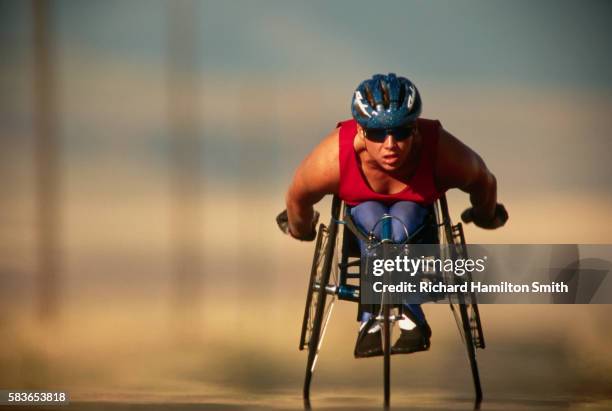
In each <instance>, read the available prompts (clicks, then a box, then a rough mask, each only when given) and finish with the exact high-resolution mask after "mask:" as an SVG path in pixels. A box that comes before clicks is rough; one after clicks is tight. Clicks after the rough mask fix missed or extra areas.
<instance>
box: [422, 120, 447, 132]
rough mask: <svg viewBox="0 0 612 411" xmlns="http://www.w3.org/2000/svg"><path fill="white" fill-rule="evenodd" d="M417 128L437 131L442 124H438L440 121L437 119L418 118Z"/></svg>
mask: <svg viewBox="0 0 612 411" xmlns="http://www.w3.org/2000/svg"><path fill="white" fill-rule="evenodd" d="M417 126H418V127H419V128H427V129H432V130H435V129H439V128H440V127H442V123H440V120H437V119H429V118H418V119H417Z"/></svg>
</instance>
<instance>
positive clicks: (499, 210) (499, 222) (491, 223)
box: [461, 204, 508, 230]
mask: <svg viewBox="0 0 612 411" xmlns="http://www.w3.org/2000/svg"><path fill="white" fill-rule="evenodd" d="M461 220H463V222H464V223H466V224H467V223H472V222H473V223H474V224H476V225H477V226H478V227H480V228H486V229H488V230H493V229H495V228H499V227H502V226H503V225H504V224H506V221H508V212H507V211H506V207H504V205H503V204H497V205H496V206H495V216H494V217H493V218H492V219H490V220H483V219H481V218H479V217H478V216H477V215H475V213H474V208H472V207H470V208H468V209H466V210H465V211H464V212H463V213H461Z"/></svg>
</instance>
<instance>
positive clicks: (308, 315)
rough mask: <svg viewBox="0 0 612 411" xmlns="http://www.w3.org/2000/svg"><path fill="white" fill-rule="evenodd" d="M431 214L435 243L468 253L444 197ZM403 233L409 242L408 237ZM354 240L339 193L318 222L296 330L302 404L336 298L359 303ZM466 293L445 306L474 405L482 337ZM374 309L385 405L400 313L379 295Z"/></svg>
mask: <svg viewBox="0 0 612 411" xmlns="http://www.w3.org/2000/svg"><path fill="white" fill-rule="evenodd" d="M430 216H431V221H432V222H431V224H432V225H433V227H434V229H435V230H438V233H437V234H438V238H439V240H440V243H441V244H443V245H445V246H446V247H445V249H446V250H447V251H446V252H448V253H449V254H450V255H449V257H450V258H467V247H466V243H465V237H464V234H463V227H462V225H461V223H457V224H455V225H453V224H452V222H451V219H450V216H449V211H448V204H447V201H446V197H445V196H442V197H441V198H440V199H439V200H438V201H437V202H436V203H435V204H434V205H432V206H431V209H430ZM387 217H390V216H387ZM384 218H385V217H383V219H384ZM382 231H383V236H382V237H383V238H382V241H381V242H383V243H384V242H385V240H386V239H385V234H384V233H385V227H384V226H383V230H382ZM370 238H371V237H370ZM408 238H409V240H408V241H409V242H410V239H411V238H413V237H410V236H409V237H408ZM358 239H366V237H365V235H364V233H363V232H361V230H360V229H359V228H358V227H357V226H356V225H355V222H354V221H353V220H352V218H351V216H350V214H349V213H348V212H347V206H346V205H345V204H344V203H343V202H342V201H341V200H340V198H338V197H337V196H334V197H333V200H332V207H331V220H330V222H329V225H327V226H326V225H325V224H323V223H321V224H320V225H319V230H318V234H317V239H316V243H315V244H316V245H315V251H314V256H313V260H312V268H311V272H310V280H309V283H308V292H307V296H306V307H305V310H304V319H303V322H302V330H301V335H300V344H299V349H300V350H304V349H306V350H307V351H308V360H307V363H306V375H305V378H304V387H303V398H304V402H305V404H306V405H309V404H310V384H311V381H312V377H313V372H314V369H315V366H316V363H317V358H318V354H319V350H320V349H321V345H322V342H323V339H324V336H325V331H326V329H327V326H328V324H329V320H330V317H331V313H332V310H333V306H334V303H335V301H336V300H346V301H352V302H356V303H359V304H360V278H361V270H362V269H363V268H362V267H363V266H364V265H363V264H362V263H361V258H362V256H361V254H360V248H359V244H358ZM389 241H390V240H387V242H389ZM470 297H471V298H469V299H465V298H464V297H463V296H462V295H459V297H458V299H455V300H452V299H450V298H449V305H450V309H451V311H452V313H453V316H454V318H455V321H456V323H457V328H458V330H459V334H460V338H461V340H462V341H463V343H464V344H465V347H466V349H467V354H468V359H469V363H470V367H471V371H472V378H473V381H474V390H475V394H476V403H477V404H478V403H480V401H481V400H482V388H481V385H480V376H479V373H478V364H477V362H476V349H478V348H481V349H484V348H485V341H484V336H483V331H482V324H481V321H480V315H479V311H478V305H477V303H476V300H475V297H474V296H473V295H471V296H470ZM378 308H379V310H378V316H377V319H378V320H379V321H380V323H381V325H382V329H383V333H382V336H383V376H384V404H385V406H388V405H389V403H390V397H391V393H390V385H391V384H390V383H391V381H390V372H391V360H390V358H391V357H390V356H391V342H390V340H391V328H392V326H393V323H394V322H395V321H397V320H398V319H400V318H401V317H400V315H395V314H394V312H395V311H396V307H394V306H393V305H392V304H390V303H387V302H385V299H384V295H383V300H382V301H381V304H380V305H379V306H378ZM360 309H361V306H360ZM397 310H398V312H400V314H401V306H400V307H397Z"/></svg>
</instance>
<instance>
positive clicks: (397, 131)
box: [365, 127, 414, 141]
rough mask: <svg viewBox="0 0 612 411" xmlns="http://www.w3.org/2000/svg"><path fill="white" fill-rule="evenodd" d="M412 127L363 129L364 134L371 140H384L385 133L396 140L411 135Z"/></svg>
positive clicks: (404, 138)
mask: <svg viewBox="0 0 612 411" xmlns="http://www.w3.org/2000/svg"><path fill="white" fill-rule="evenodd" d="M413 131H414V128H413V127H398V128H391V129H388V130H386V129H379V128H370V129H367V130H365V136H366V138H367V139H369V140H372V141H385V139H386V138H387V135H389V134H390V135H392V136H393V137H394V138H395V139H396V140H406V139H407V138H408V137H410V136H411V135H412V132H413Z"/></svg>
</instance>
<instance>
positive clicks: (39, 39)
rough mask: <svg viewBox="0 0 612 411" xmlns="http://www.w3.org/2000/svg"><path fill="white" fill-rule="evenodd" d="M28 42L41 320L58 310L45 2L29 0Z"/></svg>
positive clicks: (57, 220) (57, 218)
mask: <svg viewBox="0 0 612 411" xmlns="http://www.w3.org/2000/svg"><path fill="white" fill-rule="evenodd" d="M31 6H32V17H33V25H32V26H33V31H34V33H33V41H34V70H33V76H34V79H33V85H34V86H33V90H34V115H33V123H34V124H33V128H34V134H35V165H36V213H37V225H36V227H37V230H38V234H37V235H38V245H37V247H38V249H37V276H36V287H37V291H36V304H37V311H38V313H37V314H38V317H39V318H40V319H41V320H42V321H46V320H50V319H54V318H56V317H57V315H58V310H59V282H60V269H61V251H62V250H61V242H60V239H61V201H60V200H61V199H60V194H59V191H60V147H59V141H58V135H57V121H58V116H57V98H56V77H55V76H56V72H55V60H54V59H55V56H54V51H55V50H54V30H53V24H52V22H53V19H52V16H51V13H50V11H51V2H50V1H47V0H32V2H31Z"/></svg>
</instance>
